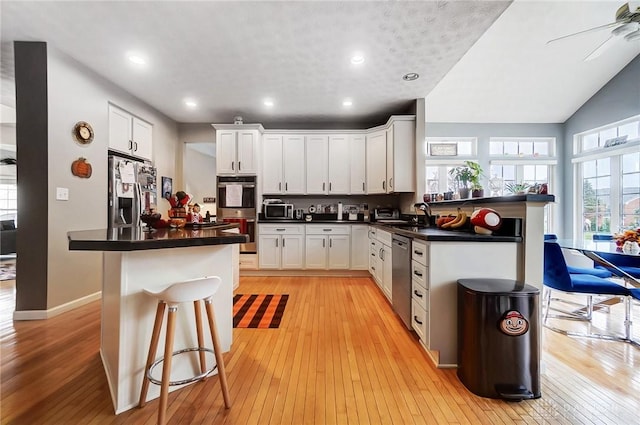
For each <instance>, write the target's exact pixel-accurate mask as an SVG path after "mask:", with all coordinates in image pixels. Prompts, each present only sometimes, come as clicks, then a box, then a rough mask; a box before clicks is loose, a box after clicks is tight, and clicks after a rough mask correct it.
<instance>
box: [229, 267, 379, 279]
mask: <svg viewBox="0 0 640 425" xmlns="http://www.w3.org/2000/svg"><path fill="white" fill-rule="evenodd" d="M240 276H329V277H331V276H333V277H371V274H369V270H302V269H298V270H264V269H263V270H242V269H240Z"/></svg>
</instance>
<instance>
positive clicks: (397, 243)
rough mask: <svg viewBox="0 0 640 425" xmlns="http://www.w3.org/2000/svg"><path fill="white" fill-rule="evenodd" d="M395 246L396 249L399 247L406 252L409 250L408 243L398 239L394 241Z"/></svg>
mask: <svg viewBox="0 0 640 425" xmlns="http://www.w3.org/2000/svg"><path fill="white" fill-rule="evenodd" d="M392 243H393V246H394V247H398V248H400V249H403V250H405V251H407V250H409V243H408V242H404V241H401V240H398V239H393V240H392Z"/></svg>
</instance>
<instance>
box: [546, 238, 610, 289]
mask: <svg viewBox="0 0 640 425" xmlns="http://www.w3.org/2000/svg"><path fill="white" fill-rule="evenodd" d="M557 240H558V237H557V236H556V235H555V234H554V233H546V234H545V235H544V241H545V242H556V241H557ZM567 269H568V270H569V273H571V274H590V275H593V276H597V277H601V278H603V279H606V278H608V277H611V276H613V273H611V272H610V271H609V270H607V269H605V268H603V267H573V266H569V265H567Z"/></svg>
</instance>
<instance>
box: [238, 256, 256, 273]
mask: <svg viewBox="0 0 640 425" xmlns="http://www.w3.org/2000/svg"><path fill="white" fill-rule="evenodd" d="M257 268H258V256H257V255H256V254H240V269H241V270H247V269H249V270H255V269H257Z"/></svg>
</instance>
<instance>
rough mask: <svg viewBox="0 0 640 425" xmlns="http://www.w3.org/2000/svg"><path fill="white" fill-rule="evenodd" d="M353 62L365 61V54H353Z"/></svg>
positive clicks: (355, 63)
mask: <svg viewBox="0 0 640 425" xmlns="http://www.w3.org/2000/svg"><path fill="white" fill-rule="evenodd" d="M351 63H352V64H354V65H360V64H361V63H364V56H363V55H362V54H361V53H356V54H354V55H353V56H351Z"/></svg>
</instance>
